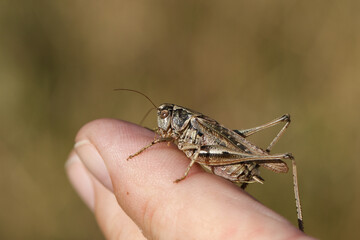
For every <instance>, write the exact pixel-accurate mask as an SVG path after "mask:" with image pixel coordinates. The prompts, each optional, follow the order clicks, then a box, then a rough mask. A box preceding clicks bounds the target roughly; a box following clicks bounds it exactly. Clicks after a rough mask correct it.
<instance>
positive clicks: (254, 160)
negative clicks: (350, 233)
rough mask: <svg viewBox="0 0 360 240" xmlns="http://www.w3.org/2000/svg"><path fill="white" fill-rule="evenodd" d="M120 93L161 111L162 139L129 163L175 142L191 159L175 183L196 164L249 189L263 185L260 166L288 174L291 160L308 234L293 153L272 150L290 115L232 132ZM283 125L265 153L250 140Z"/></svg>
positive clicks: (183, 110)
mask: <svg viewBox="0 0 360 240" xmlns="http://www.w3.org/2000/svg"><path fill="white" fill-rule="evenodd" d="M116 90H127V91H133V92H137V93H139V94H141V95H143V96H145V97H146V98H147V99H148V100H149V101H150V102H151V103H152V104H153V105H154V107H155V108H156V109H157V123H158V128H157V129H156V130H155V133H156V134H157V135H158V136H159V137H158V138H156V139H155V140H154V141H152V142H151V143H150V144H149V145H147V146H145V147H143V148H142V149H140V150H139V151H138V152H136V153H135V154H132V155H130V156H129V157H128V160H129V159H131V158H134V157H135V156H137V155H139V154H141V153H142V152H143V151H145V150H146V149H148V148H150V147H151V146H153V145H155V144H157V143H161V142H173V143H174V144H175V145H176V146H177V147H178V148H179V149H180V150H181V151H183V152H184V153H185V155H186V156H187V157H188V158H189V159H190V160H191V161H190V164H189V165H188V167H187V169H186V171H185V173H184V175H183V176H182V177H181V178H179V179H177V180H175V181H174V182H175V183H178V182H180V181H182V180H184V179H185V178H186V176H187V175H188V173H189V171H190V169H191V167H192V166H193V165H194V163H198V164H200V165H201V166H202V167H203V168H204V169H205V170H207V171H209V172H211V173H213V174H215V175H218V176H220V177H223V178H225V179H227V180H229V181H231V182H233V183H235V184H237V185H239V186H240V187H241V188H242V189H245V188H246V186H247V185H248V184H249V183H254V182H258V183H263V179H262V178H261V176H260V172H259V167H261V166H262V167H264V168H267V169H269V170H271V171H273V172H276V173H286V172H288V170H289V169H288V167H287V164H286V163H285V162H284V161H283V160H285V159H289V160H291V161H292V172H293V183H294V193H295V203H296V209H297V218H298V226H299V229H300V230H301V231H304V226H303V218H302V211H301V205H300V196H299V189H298V180H297V169H296V164H295V159H294V157H293V156H292V154H291V153H284V154H270V151H271V149H272V147H273V146H274V145H275V144H276V143H277V141H278V140H279V139H280V137H281V136H282V135H283V133H284V132H285V130H286V129H287V128H288V126H289V124H290V115H288V114H286V115H283V116H281V117H279V118H277V119H275V120H273V121H270V122H268V123H266V124H263V125H260V126H257V127H254V128H250V129H243V130H230V129H228V128H226V127H224V126H223V125H221V124H219V123H218V122H217V121H215V120H213V119H211V118H209V117H207V116H205V115H203V114H201V113H199V112H196V111H193V110H191V109H189V108H185V107H181V106H179V105H175V104H171V103H164V104H161V105H160V106H159V107H156V105H155V104H154V103H153V102H152V101H151V100H150V98H148V97H147V96H146V95H144V94H143V93H141V92H138V91H135V90H131V89H116ZM280 123H285V125H284V126H283V127H282V129H281V130H280V131H279V133H278V134H277V135H276V136H275V138H274V139H273V140H272V141H271V143H270V144H269V146H268V147H267V148H266V149H265V150H263V149H261V148H260V147H257V146H256V145H254V144H252V143H251V142H250V141H248V140H247V137H248V136H250V135H252V134H255V133H257V132H259V131H262V130H264V129H266V128H269V127H272V126H275V125H277V124H280Z"/></svg>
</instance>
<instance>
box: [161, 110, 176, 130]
mask: <svg viewBox="0 0 360 240" xmlns="http://www.w3.org/2000/svg"><path fill="white" fill-rule="evenodd" d="M173 108H174V104H170V103H164V104H161V105H160V106H159V107H158V110H157V121H158V127H159V128H161V129H162V130H164V131H167V130H168V129H169V128H170V126H171V118H172V113H173Z"/></svg>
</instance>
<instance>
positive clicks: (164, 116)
mask: <svg viewBox="0 0 360 240" xmlns="http://www.w3.org/2000/svg"><path fill="white" fill-rule="evenodd" d="M168 116H169V111H168V110H162V111H161V112H160V117H161V118H162V119H164V118H167V117H168Z"/></svg>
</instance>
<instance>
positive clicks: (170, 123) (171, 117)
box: [157, 103, 192, 132]
mask: <svg viewBox="0 0 360 240" xmlns="http://www.w3.org/2000/svg"><path fill="white" fill-rule="evenodd" d="M191 115H192V112H191V111H190V110H188V109H186V108H184V107H181V106H178V105H174V104H170V103H164V104H161V105H160V106H159V107H158V111H157V121H158V127H159V128H160V129H161V130H163V131H169V129H171V131H174V132H179V131H182V130H184V129H185V128H186V126H187V125H188V123H189V121H190V117H191Z"/></svg>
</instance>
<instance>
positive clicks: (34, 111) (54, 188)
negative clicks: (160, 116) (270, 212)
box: [0, 0, 360, 239]
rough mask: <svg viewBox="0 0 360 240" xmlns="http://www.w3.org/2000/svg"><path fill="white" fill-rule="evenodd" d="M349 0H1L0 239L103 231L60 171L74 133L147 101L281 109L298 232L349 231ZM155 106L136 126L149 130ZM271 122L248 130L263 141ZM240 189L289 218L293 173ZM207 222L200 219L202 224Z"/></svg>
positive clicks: (356, 65)
mask: <svg viewBox="0 0 360 240" xmlns="http://www.w3.org/2000/svg"><path fill="white" fill-rule="evenodd" d="M359 11H360V2H359V1H355V0H345V1H325V0H323V1H291V0H290V1H289V0H282V1H281V0H273V1H265V0H262V1H185V2H184V1H165V0H164V1H161V0H155V1H130V0H129V1H106V2H105V1H60V0H58V1H55V0H54V1H35V0H34V1H28V0H23V1H10V0H9V1H6V0H3V1H1V2H0V84H1V85H0V105H1V109H0V114H1V117H0V119H1V125H0V157H1V160H0V186H1V197H0V207H1V210H0V238H1V239H101V238H103V237H102V234H101V233H100V231H99V229H98V228H97V226H96V223H95V220H94V218H93V216H92V214H91V213H90V211H89V210H88V209H87V208H86V207H85V205H84V204H83V203H82V202H81V201H80V199H79V197H78V196H77V195H76V194H75V192H74V191H73V189H72V188H71V186H70V184H69V183H68V180H67V178H66V176H65V173H64V163H65V160H66V158H67V154H68V153H69V151H70V149H71V148H72V146H73V143H74V142H73V139H74V136H75V134H76V132H77V130H78V129H79V128H80V127H81V126H82V125H83V124H85V123H86V122H88V121H91V120H93V119H97V118H104V117H110V118H120V119H124V120H127V121H132V122H139V121H140V120H141V118H142V117H143V116H144V114H145V113H146V111H147V110H148V109H149V108H150V107H151V104H149V103H148V102H147V100H146V99H145V98H143V97H141V96H139V95H136V94H133V93H129V92H114V91H113V89H114V88H132V89H136V90H139V91H142V92H143V93H145V94H147V95H148V96H150V97H151V98H152V99H153V101H154V102H156V103H157V104H160V103H162V102H171V103H177V104H180V105H183V106H187V107H189V108H192V109H195V110H198V111H200V112H202V113H204V114H206V115H209V116H211V117H213V118H214V119H216V120H218V121H219V122H221V123H223V124H225V125H226V126H228V127H230V128H234V129H241V128H249V127H253V126H255V125H258V124H262V123H264V122H266V121H269V120H272V119H274V118H276V117H278V116H281V115H282V114H284V113H290V114H291V116H292V120H293V121H292V124H291V127H290V128H289V130H288V132H287V133H286V134H285V136H284V137H283V139H281V140H280V141H279V143H278V144H277V145H276V146H275V148H274V152H292V153H293V154H294V156H295V157H296V159H297V160H298V168H299V182H300V192H301V197H302V203H303V211H304V220H305V229H306V231H307V233H308V234H310V235H313V236H316V237H319V238H322V239H354V238H355V236H359V235H360V228H359V227H358V225H359V220H360V216H359V214H360V206H359V202H360V190H359V186H358V183H359V182H360V179H359V178H360V176H359V174H358V173H359V170H360V159H359V151H358V149H359V147H360V137H359V127H358V122H359V119H360V118H359V115H360V112H359V104H360V81H359V78H360V47H359V46H360V45H359V44H360V42H359V40H360V14H359ZM155 124H156V120H155V114H154V113H152V114H150V116H149V117H148V118H147V119H146V121H145V123H144V125H146V126H148V127H155ZM277 130H278V129H272V130H267V131H264V133H259V134H257V135H258V136H255V137H253V138H252V139H253V141H254V142H256V143H257V144H258V145H260V146H263V147H265V146H266V144H267V143H269V142H270V140H271V139H272V138H271V137H272V136H274V134H275V133H276V131H277ZM262 173H263V177H264V178H265V179H266V184H264V185H259V184H254V185H251V186H250V187H249V192H250V193H251V194H253V195H254V196H255V197H256V198H257V199H259V200H260V201H261V202H263V203H264V204H265V205H267V206H269V207H270V208H272V209H274V210H275V211H277V212H279V213H280V214H282V215H283V216H285V217H286V218H288V219H289V220H291V221H292V222H293V223H294V224H295V223H296V213H295V203H294V200H293V192H292V191H293V190H292V180H291V174H274V173H272V172H269V171H267V170H263V171H262ZM204 230H205V229H204Z"/></svg>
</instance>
